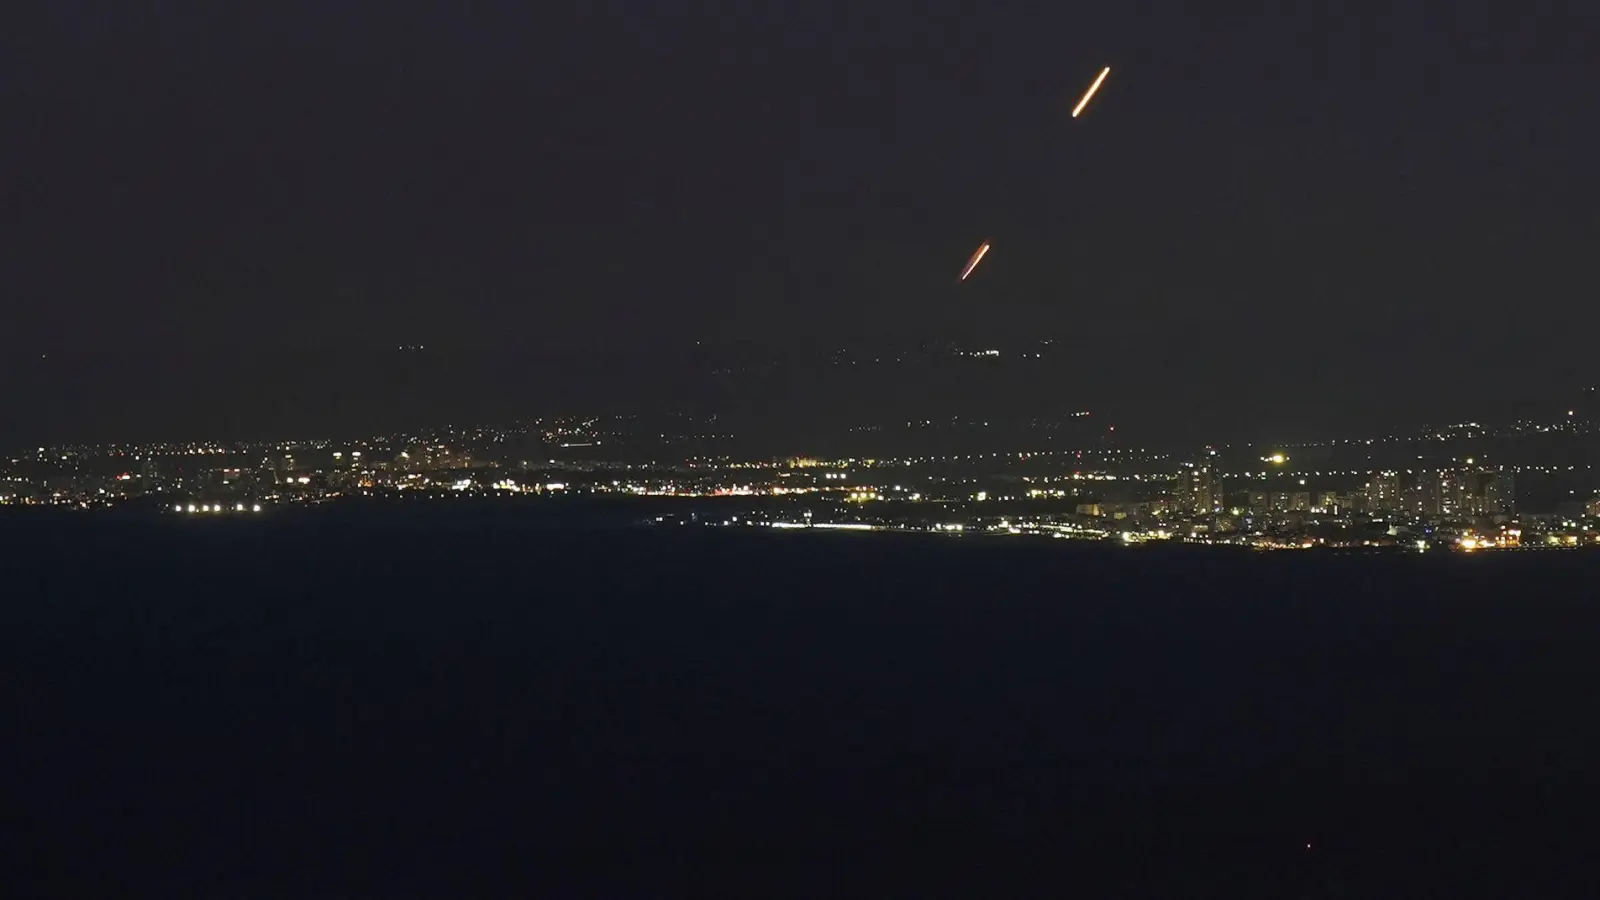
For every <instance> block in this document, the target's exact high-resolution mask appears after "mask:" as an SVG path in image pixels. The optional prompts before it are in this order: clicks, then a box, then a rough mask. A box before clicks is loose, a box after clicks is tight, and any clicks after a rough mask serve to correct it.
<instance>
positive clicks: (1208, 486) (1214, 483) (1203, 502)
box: [1172, 460, 1222, 515]
mask: <svg viewBox="0 0 1600 900" xmlns="http://www.w3.org/2000/svg"><path fill="white" fill-rule="evenodd" d="M1172 500H1173V505H1174V506H1175V507H1176V508H1177V510H1178V511H1180V512H1186V513H1191V514H1194V515H1207V514H1210V513H1214V512H1217V511H1218V510H1220V509H1222V473H1221V472H1219V471H1217V469H1216V467H1215V466H1214V465H1212V463H1211V462H1210V461H1209V460H1208V461H1205V462H1200V463H1184V464H1183V465H1182V467H1180V468H1179V469H1178V476H1177V479H1176V481H1175V483H1174V484H1173V488H1172Z"/></svg>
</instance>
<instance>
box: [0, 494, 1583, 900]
mask: <svg viewBox="0 0 1600 900" xmlns="http://www.w3.org/2000/svg"><path fill="white" fill-rule="evenodd" d="M0 539H3V541H4V543H3V552H0V591H3V595H0V596H3V600H0V640H3V641H4V644H3V646H0V675H3V681H0V690H3V694H0V697H3V704H4V705H3V707H0V716H3V719H0V723H3V724H0V727H3V729H4V731H3V736H4V741H3V744H0V748H3V749H0V754H3V755H0V761H3V763H4V767H3V769H0V797H3V798H4V799H3V802H0V809H3V812H0V815H3V816H4V817H5V820H7V821H9V822H10V823H11V825H10V827H8V829H7V831H8V833H9V834H10V835H11V838H9V839H8V841H7V843H8V852H9V853H13V854H15V860H14V862H13V863H12V864H11V865H9V866H8V869H7V871H8V872H9V873H11V875H10V876H8V878H7V883H9V884H15V885H19V886H21V887H22V888H23V890H22V891H20V892H18V893H17V894H13V895H14V896H15V895H29V896H38V895H55V896H162V897H180V896H206V897H255V896H275V897H276V896H305V897H355V896H362V897H366V896H371V897H471V896H560V897H619V896H629V897H632V896H641V897H658V896H750V897H776V896H813V897H825V896H875V897H882V896H935V895H939V896H944V895H950V896H983V897H999V896H1018V895H1034V894H1048V895H1051V896H1070V895H1080V896H1098V897H1123V896H1140V897H1143V896H1150V897H1202V896H1204V897H1241V896H1262V897H1331V896H1362V897H1388V896H1393V897H1423V896H1428V897H1432V896H1438V897H1459V896H1468V895H1470V896H1500V897H1510V896H1526V897H1535V896H1538V897H1547V896H1568V895H1570V896H1584V895H1589V896H1593V895H1594V891H1595V890H1596V887H1597V882H1600V869H1597V868H1596V867H1595V866H1594V864H1593V859H1594V856H1595V848H1596V846H1600V844H1596V842H1595V839H1596V837H1597V836H1600V828H1597V825H1596V818H1595V815H1596V813H1595V810H1596V807H1595V801H1596V800H1597V799H1600V780H1597V776H1596V763H1597V761H1600V720H1597V717H1596V711H1597V704H1596V701H1595V699H1594V691H1595V689H1596V686H1597V685H1600V653H1597V649H1600V591H1597V587H1600V558H1596V557H1593V556H1585V555H1579V554H1552V555H1542V554H1524V555H1515V556H1501V557H1492V556H1479V557H1447V556H1443V555H1439V556H1426V557H1422V556H1397V557H1381V556H1372V557H1364V556H1341V557H1333V556H1315V555H1310V554H1282V555H1270V556H1251V555H1244V556H1240V555H1233V554H1227V553H1220V552H1204V551H1201V552H1184V551H1181V550H1124V549H1120V548H1108V547H1099V546H1092V545H1090V546H1076V545H1074V546H1063V544H1064V543H1065V542H1046V543H1032V542H1028V541H1022V540H997V541H986V540H975V539H934V538H926V539H924V538H901V537H889V536H877V535H832V536H824V535H788V534H784V535H773V534H764V533H763V534H749V533H745V534H740V533H727V532H713V531H700V530H690V529H672V530H643V529H638V530H636V529H627V528H604V527H599V526H592V525H591V526H589V527H585V528H583V529H581V530H562V529H559V528H556V527H552V525H551V523H550V522H548V521H540V520H536V519H531V518H525V517H519V516H516V515H513V514H505V513H497V514H483V515H469V514H455V515H444V514H440V513H438V512H437V511H434V512H433V513H431V514H429V513H424V512H419V511H407V512H404V513H393V512H381V511H367V512H363V513H328V514H302V515H296V516H278V517H272V516H269V517H265V518H263V519H260V520H256V521H248V522H246V521H221V520H213V521H204V522H202V521H177V520H144V521H141V520H138V519H126V520H123V519H95V518H86V517H69V518H64V519H46V518H17V519H8V520H5V521H4V522H3V523H0ZM1308 844H1310V845H1311V846H1310V848H1309V849H1308V848H1307V845H1308ZM8 893H10V891H9V890H8Z"/></svg>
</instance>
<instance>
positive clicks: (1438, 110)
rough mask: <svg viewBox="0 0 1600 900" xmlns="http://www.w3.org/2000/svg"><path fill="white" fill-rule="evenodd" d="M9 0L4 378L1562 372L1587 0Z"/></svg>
mask: <svg viewBox="0 0 1600 900" xmlns="http://www.w3.org/2000/svg"><path fill="white" fill-rule="evenodd" d="M39 6H40V7H41V8H40V9H36V10H34V11H33V12H30V13H28V14H26V15H21V16H17V15H11V16H8V20H7V23H6V27H5V28H4V29H3V30H0V113H3V115H0V121H3V122H4V123H5V129H4V135H3V138H0V210H3V216H0V222H3V223H4V225H3V233H0V238H3V241H0V291H3V294H0V297H3V299H0V303H3V312H4V316H5V327H4V328H3V329H0V354H4V355H5V358H6V359H7V360H8V362H9V364H10V368H8V370H7V371H9V372H11V373H12V374H11V375H10V376H9V377H10V378H11V380H12V384H11V386H10V388H9V389H10V390H13V391H14V390H16V389H18V386H19V385H26V386H29V387H30V390H32V391H34V392H35V393H39V394H40V395H41V396H42V397H43V398H44V399H42V400H40V401H38V402H39V403H45V404H54V405H56V406H57V407H72V408H77V407H82V406H84V405H85V404H86V403H87V402H88V401H87V400H86V399H85V398H86V397H90V396H93V395H94V393H95V391H97V390H100V388H97V387H94V385H102V384H109V383H110V382H106V381H104V379H106V378H108V377H110V376H109V375H108V374H107V373H111V372H113V371H114V369H103V370H101V374H100V375H98V376H95V377H97V378H101V379H102V381H94V379H92V378H91V379H89V381H87V382H86V381H83V379H79V380H78V381H76V382H74V385H75V386H76V387H75V388H74V391H66V389H65V388H62V389H61V390H62V391H63V392H62V393H60V394H52V393H51V392H52V391H55V390H57V388H55V387H51V386H50V385H51V384H54V383H55V382H53V381H52V380H51V377H46V376H45V375H42V374H40V373H38V372H34V373H33V374H31V375H26V376H22V375H18V374H17V373H18V372H23V371H28V370H25V369H19V368H18V366H19V365H21V361H24V360H35V359H37V358H38V357H39V356H40V354H44V353H56V354H58V356H61V357H74V355H76V357H82V358H104V359H110V358H112V357H116V358H118V359H122V360H124V362H122V363H119V364H118V365H132V364H129V363H127V362H126V360H127V359H128V358H129V357H130V356H132V357H137V356H140V355H154V356H162V357H166V358H167V359H168V362H167V363H166V365H167V366H168V367H169V368H171V367H177V368H178V369H181V368H182V366H181V365H179V364H178V363H176V362H174V360H182V359H193V358H195V354H196V353H199V352H202V351H203V352H207V353H218V352H221V353H226V354H239V355H241V356H249V355H252V354H258V355H264V354H273V353H280V352H283V351H284V349H285V348H291V347H292V348H302V349H303V348H306V347H312V346H314V347H319V348H328V347H368V346H370V347H374V348H377V347H385V346H392V345H394V344H397V343H418V342H422V343H428V344H430V345H433V346H437V347H452V348H456V349H457V350H458V351H459V352H463V353H477V352H482V353H490V352H495V353H502V354H504V353H512V354H519V355H525V356H527V357H529V358H533V357H537V356H539V355H540V354H543V353H547V352H549V351H550V350H551V349H553V348H561V349H565V350H568V351H570V350H571V349H572V348H574V347H594V346H599V345H601V344H604V343H607V342H611V341H615V342H618V343H619V344H621V345H625V346H628V347H630V348H643V349H642V350H641V352H645V351H647V350H648V349H649V348H657V347H666V346H676V345H678V344H681V343H683V342H692V341H693V340H697V339H704V340H707V341H723V340H757V341H764V342H769V343H771V344H772V345H774V346H775V347H784V348H803V347H807V346H813V345H815V346H826V345H830V344H832V343H834V342H835V341H836V340H837V339H838V338H839V336H841V335H845V334H849V335H853V336H873V335H883V336H894V337H909V338H913V339H920V338H924V337H943V338H955V339H961V340H973V341H985V340H995V339H1000V338H1011V339H1017V338H1023V337H1029V336H1035V335H1037V336H1041V337H1043V336H1050V337H1056V338H1065V339H1068V340H1070V341H1071V342H1072V343H1073V344H1074V345H1075V346H1077V347H1078V348H1080V350H1081V353H1082V354H1083V358H1084V359H1085V360H1092V361H1093V365H1092V366H1089V367H1088V368H1087V369H1086V370H1085V371H1084V372H1082V373H1080V375H1083V376H1085V377H1087V376H1090V375H1093V376H1094V377H1096V378H1097V379H1098V382H1097V385H1098V386H1097V389H1096V391H1093V392H1090V393H1092V394H1094V396H1092V397H1090V398H1089V399H1090V400H1092V401H1095V402H1107V403H1112V402H1120V403H1125V404H1134V403H1136V402H1137V399H1138V398H1139V397H1143V396H1154V395H1157V394H1161V393H1162V392H1163V391H1165V390H1166V388H1165V385H1166V384H1168V383H1170V382H1171V380H1172V379H1174V378H1179V379H1181V380H1183V381H1184V382H1185V384H1186V385H1187V387H1185V388H1184V390H1185V391H1187V392H1189V393H1196V392H1204V391H1206V390H1208V389H1211V388H1213V387H1214V388H1215V389H1216V390H1217V391H1228V390H1236V389H1238V388H1239V386H1240V385H1246V384H1259V383H1261V382H1272V383H1274V384H1277V385H1280V388H1279V390H1278V393H1276V394H1274V395H1273V396H1275V397H1276V398H1277V400H1276V401H1275V402H1276V403H1277V404H1278V406H1279V407H1282V406H1283V405H1285V404H1288V403H1291V402H1298V403H1301V404H1302V405H1303V404H1321V405H1329V406H1334V407H1339V408H1340V409H1342V410H1343V411H1344V412H1346V413H1349V412H1350V411H1351V410H1356V409H1373V408H1378V407H1382V406H1386V405H1387V406H1391V407H1392V405H1393V402H1394V401H1393V399H1392V398H1393V397H1395V396H1397V395H1399V396H1405V397H1415V398H1420V399H1419V400H1418V403H1419V404H1421V403H1423V402H1424V401H1426V402H1428V403H1436V402H1443V401H1445V400H1448V399H1450V398H1455V399H1457V400H1459V398H1460V397H1461V396H1462V395H1463V394H1464V393H1465V394H1468V395H1470V396H1472V397H1474V398H1475V402H1481V406H1483V407H1484V408H1486V409H1489V410H1498V409H1504V408H1509V407H1510V406H1511V405H1514V404H1515V403H1517V402H1520V401H1519V398H1521V397H1524V396H1525V395H1527V394H1531V393H1539V392H1541V391H1547V390H1549V389H1550V387H1551V385H1552V384H1560V385H1563V386H1564V385H1565V384H1566V383H1567V382H1568V381H1570V382H1572V383H1574V384H1576V383H1579V382H1585V381H1590V380H1593V378H1592V376H1586V373H1585V369H1586V368H1588V366H1587V360H1586V354H1589V353H1591V352H1592V350H1593V346H1594V338H1593V335H1594V333H1595V327H1596V325H1597V324H1600V314H1597V313H1596V312H1595V299H1596V292H1595V289H1594V286H1593V277H1592V274H1591V273H1592V272H1593V271H1594V263H1593V262H1591V258H1590V254H1589V251H1590V249H1591V248H1592V247H1593V246H1594V245H1595V243H1596V239H1597V238H1600V213H1597V210H1600V176H1597V175H1596V171H1595V160H1596V159H1600V125H1597V122H1596V116H1595V111H1596V98H1597V97H1600V77H1597V71H1600V70H1597V69H1596V67H1595V65H1594V62H1593V54H1592V40H1591V39H1592V36H1593V35H1594V34H1595V33H1596V25H1597V24H1600V11H1594V10H1591V8H1590V7H1592V6H1593V4H1585V3H1578V2H1573V3H1570V4H1562V3H1549V4H1544V3H1518V4H1492V5H1491V4H1484V3H1481V2H1475V0H1464V2H1437V3H1414V2H1392V3H1382V4H1354V5H1353V4H1349V3H1325V4H1324V3H1312V2H1299V3H1286V2H1281V0H1279V2H1269V3H1260V4H1250V3H1244V2H1233V3H1227V4H1220V5H1219V4H1193V3H1182V4H1180V3H1165V4H1154V3H1139V2H1115V3H1112V2H1103V3H1097V4H1093V5H1090V4H1080V3H1038V2H1028V3H1015V4H1011V3H1004V2H995V3H986V4H972V3H955V2H953V0H922V2H917V3H910V2H900V0H874V2H870V3H863V2H833V0H805V2H801V0H795V2H773V0H742V2H727V3H706V2H675V3H645V2H620V0H585V2H581V3H569V4H564V5H559V6H558V5H556V4H549V3H489V2H482V3H450V4H445V3H439V4H420V3H416V2H410V0H389V2H385V3H375V4H364V3H352V2H326V0H323V2H317V3H301V2H276V3H270V4H266V3H263V4H215V3H208V4H200V3H196V4H184V3H162V2H140V3H130V2H125V0H106V2H70V0H61V2H57V3H52V4H40V5H39ZM236 7H237V8H236ZM1252 7H1253V8H1252ZM1105 65H1110V66H1112V74H1111V77H1110V78H1109V79H1108V80H1107V82H1106V83H1105V85H1104V87H1103V89H1102V91H1101V93H1100V94H1099V95H1098V96H1097V97H1096V99H1095V102H1094V103H1093V104H1092V105H1091V106H1090V108H1089V110H1088V111H1087V112H1086V114H1085V115H1084V117H1082V118H1080V119H1077V120H1073V119H1071V118H1070V117H1069V113H1070V110H1071V108H1072V105H1073V104H1074V102H1075V101H1076V99H1077V97H1078V95H1079V94H1080V93H1081V92H1082V90H1083V89H1084V88H1085V87H1086V86H1087V85H1088V83H1089V82H1090V81H1092V79H1093V78H1094V76H1095V74H1096V73H1097V72H1098V71H1099V69H1100V68H1101V67H1102V66H1105ZM986 237H987V238H991V239H992V240H993V241H994V250H993V252H992V253H991V254H990V255H989V257H988V259H987V260H986V261H985V262H984V264H983V266H982V267H981V268H980V269H979V270H978V272H977V274H976V275H975V276H974V277H973V279H972V281H970V282H969V283H967V284H965V285H957V284H956V282H955V276H956V274H957V273H958V272H959V270H960V267H961V265H962V263H963V262H965V260H966V258H967V256H968V254H970V253H971V252H972V250H973V248H974V247H975V246H976V245H977V244H978V243H979V242H980V241H981V240H983V239H984V238H986ZM63 365H65V363H63ZM196 365H197V366H198V364H196ZM134 367H135V368H137V366H134ZM187 374H189V375H193V376H195V379H196V381H199V382H204V381H205V380H206V379H205V377H204V373H203V371H200V370H199V369H198V368H197V369H196V370H195V371H193V372H189V373H187ZM86 377H87V376H86ZM19 379H21V380H19ZM56 380H57V381H59V380H60V378H59V377H57V378H56ZM69 380H70V379H69ZM86 385H87V386H86ZM1562 389H1563V390H1564V389H1565V388H1564V387H1562ZM238 390H244V389H243V388H238ZM1119 391H1120V392H1121V393H1118V392H1119ZM211 398H212V395H210V394H207V393H206V391H205V389H204V388H203V387H200V386H195V387H190V388H186V389H183V390H176V389H174V391H173V393H172V394H171V395H170V396H169V397H168V399H169V401H170V403H171V404H173V405H175V406H176V407H182V406H183V405H184V404H189V405H191V406H194V405H199V404H202V403H203V402H207V401H209V400H210V399H211ZM1297 398H1298V399H1297ZM373 402H375V403H376V402H382V403H389V402H396V403H398V402H401V401H399V400H390V399H381V398H379V399H374V400H373ZM1221 402H1228V401H1226V400H1223V401H1221ZM58 418H59V417H58ZM52 421H56V420H52ZM196 421H197V422H198V421H199V420H198V419H197V420H196Z"/></svg>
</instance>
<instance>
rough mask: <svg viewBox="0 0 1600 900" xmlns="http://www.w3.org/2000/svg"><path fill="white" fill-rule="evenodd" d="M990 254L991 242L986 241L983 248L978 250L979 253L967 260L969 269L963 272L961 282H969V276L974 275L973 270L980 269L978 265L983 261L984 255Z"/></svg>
mask: <svg viewBox="0 0 1600 900" xmlns="http://www.w3.org/2000/svg"><path fill="white" fill-rule="evenodd" d="M988 252H989V242H988V241H984V242H983V246H982V247H979V248H978V252H977V253H974V254H972V258H971V259H969V260H967V267H966V268H965V269H962V270H961V280H962V281H966V280H967V276H968V275H971V274H972V270H973V269H976V268H977V267H978V263H979V262H982V261H983V255H984V254H985V253H988Z"/></svg>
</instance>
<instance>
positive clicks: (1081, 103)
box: [1072, 66, 1111, 119]
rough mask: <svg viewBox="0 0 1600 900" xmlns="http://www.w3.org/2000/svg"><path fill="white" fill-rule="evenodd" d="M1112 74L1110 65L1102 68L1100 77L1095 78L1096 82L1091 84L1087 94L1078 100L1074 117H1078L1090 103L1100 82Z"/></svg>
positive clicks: (1098, 88)
mask: <svg viewBox="0 0 1600 900" xmlns="http://www.w3.org/2000/svg"><path fill="white" fill-rule="evenodd" d="M1110 74H1111V67H1110V66H1106V67H1105V68H1104V69H1102V70H1101V72H1100V77H1099V78H1096V79H1095V80H1094V84H1091V85H1089V92H1088V93H1087V94H1084V95H1083V99H1082V100H1079V101H1078V106H1077V108H1076V109H1074V110H1073V111H1072V117H1073V118H1074V119H1076V118H1077V117H1078V113H1081V112H1083V108H1084V107H1085V106H1088V105H1089V98H1090V97H1093V96H1094V92H1095V91H1098V90H1100V82H1102V81H1105V80H1106V76H1107V75H1110Z"/></svg>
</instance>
